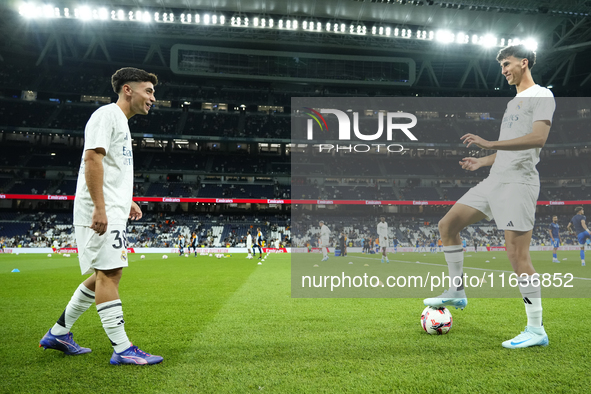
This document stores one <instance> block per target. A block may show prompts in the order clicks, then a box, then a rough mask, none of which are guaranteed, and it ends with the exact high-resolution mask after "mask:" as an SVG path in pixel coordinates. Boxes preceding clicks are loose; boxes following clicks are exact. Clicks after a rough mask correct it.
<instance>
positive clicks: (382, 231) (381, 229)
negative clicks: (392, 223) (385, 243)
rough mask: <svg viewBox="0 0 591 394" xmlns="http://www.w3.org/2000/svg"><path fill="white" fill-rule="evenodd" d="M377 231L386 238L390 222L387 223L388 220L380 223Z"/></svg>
mask: <svg viewBox="0 0 591 394" xmlns="http://www.w3.org/2000/svg"><path fill="white" fill-rule="evenodd" d="M377 232H378V235H379V236H380V237H381V238H386V237H387V236H388V223H386V222H383V223H382V222H380V223H378V228H377Z"/></svg>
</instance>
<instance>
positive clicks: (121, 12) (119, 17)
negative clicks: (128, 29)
mask: <svg viewBox="0 0 591 394" xmlns="http://www.w3.org/2000/svg"><path fill="white" fill-rule="evenodd" d="M124 17H125V13H124V12H123V10H119V11H117V19H119V20H120V21H122V20H123V18H124Z"/></svg>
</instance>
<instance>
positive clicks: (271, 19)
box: [269, 18, 275, 27]
mask: <svg viewBox="0 0 591 394" xmlns="http://www.w3.org/2000/svg"><path fill="white" fill-rule="evenodd" d="M274 23H275V21H274V20H273V18H269V27H273V24H274Z"/></svg>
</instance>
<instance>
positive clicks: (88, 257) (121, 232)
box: [74, 224, 128, 275]
mask: <svg viewBox="0 0 591 394" xmlns="http://www.w3.org/2000/svg"><path fill="white" fill-rule="evenodd" d="M74 227H75V231H76V244H78V259H79V260H80V270H81V271H82V275H86V274H92V273H93V272H94V271H95V270H99V271H107V270H112V269H116V268H122V267H127V265H128V264H127V237H126V228H127V225H125V224H109V225H108V226H107V232H106V233H104V234H103V235H101V236H99V235H98V234H97V233H95V232H94V230H92V229H91V228H90V227H87V226H74Z"/></svg>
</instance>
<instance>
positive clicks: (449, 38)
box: [435, 30, 455, 44]
mask: <svg viewBox="0 0 591 394" xmlns="http://www.w3.org/2000/svg"><path fill="white" fill-rule="evenodd" d="M454 38H455V35H454V34H453V33H452V32H451V31H449V30H439V31H437V33H436V35H435V39H436V40H437V41H438V42H441V43H443V44H449V43H450V42H454Z"/></svg>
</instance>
